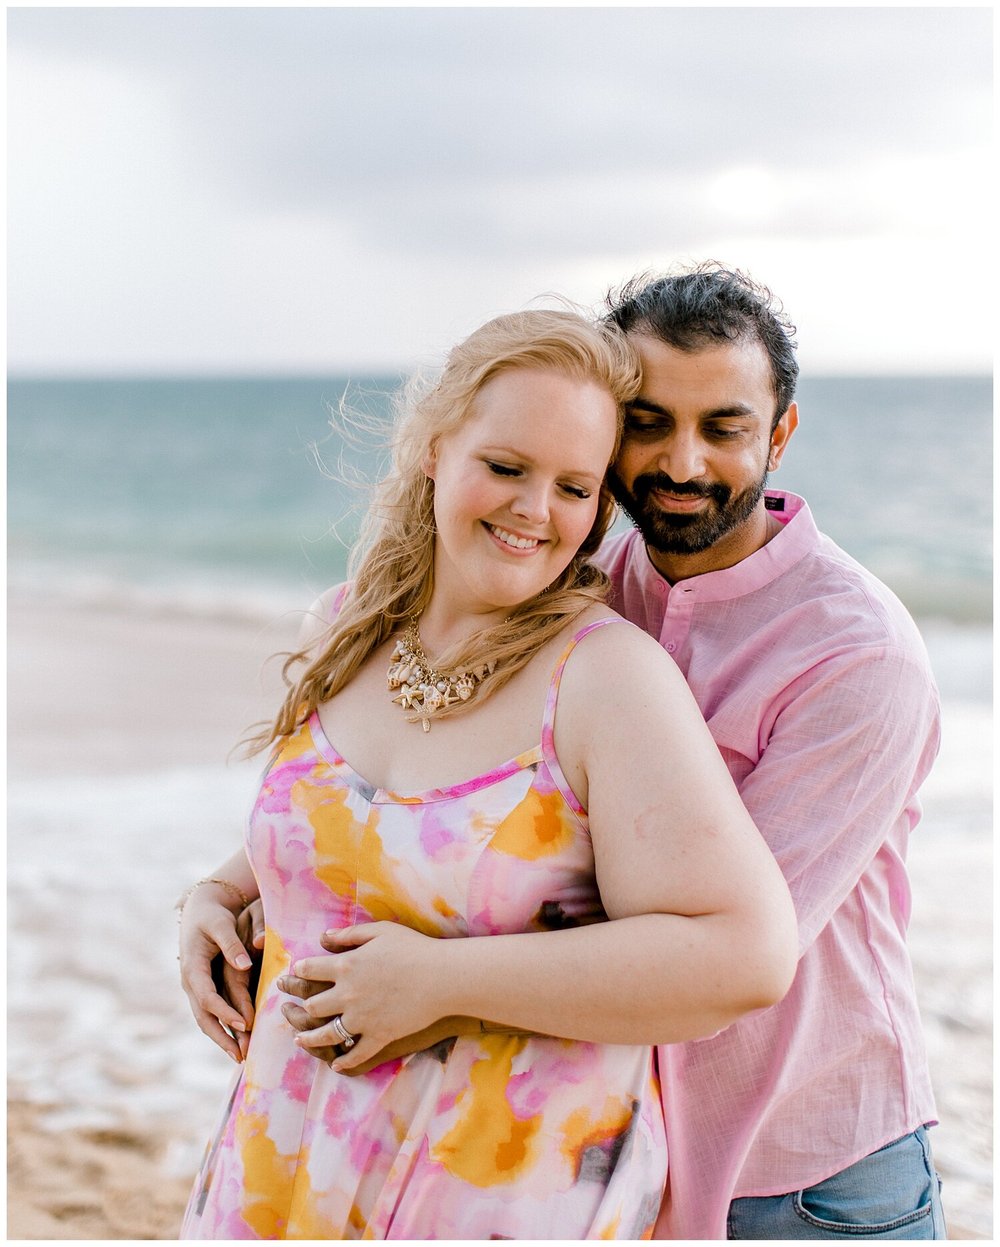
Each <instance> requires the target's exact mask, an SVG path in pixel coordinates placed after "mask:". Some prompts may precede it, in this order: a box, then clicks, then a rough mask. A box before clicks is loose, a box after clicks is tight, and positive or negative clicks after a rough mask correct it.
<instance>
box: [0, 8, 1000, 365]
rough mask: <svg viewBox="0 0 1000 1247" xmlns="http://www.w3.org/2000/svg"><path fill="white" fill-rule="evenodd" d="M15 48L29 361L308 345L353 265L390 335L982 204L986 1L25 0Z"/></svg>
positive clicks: (897, 237) (356, 283) (18, 306)
mask: <svg viewBox="0 0 1000 1247" xmlns="http://www.w3.org/2000/svg"><path fill="white" fill-rule="evenodd" d="M8 51H9V63H10V77H11V83H12V87H11V90H10V104H9V112H8V118H9V129H10V134H11V135H12V137H13V143H12V152H13V153H14V154H13V155H12V159H11V162H10V170H9V189H10V205H11V208H10V224H9V231H10V239H11V245H10V288H11V296H10V298H11V307H12V312H13V315H12V323H13V326H14V329H13V333H14V348H15V353H16V352H17V351H20V352H21V353H22V356H24V357H28V358H31V359H46V358H50V357H59V356H61V355H62V354H64V353H65V352H66V351H71V352H72V353H73V357H74V358H80V359H83V358H86V357H88V356H89V355H92V354H94V353H97V352H99V353H100V356H101V358H109V359H110V358H115V357H116V356H120V357H128V358H130V359H132V358H150V357H154V356H155V357H156V358H167V357H170V358H173V357H178V358H180V357H190V356H191V355H192V353H194V354H196V355H197V356H198V358H201V357H202V356H203V355H204V356H209V355H210V356H212V357H213V358H214V357H219V358H221V357H222V356H223V355H226V354H228V355H230V356H237V355H241V354H246V353H247V352H249V353H250V354H251V355H254V353H255V352H256V353H258V354H259V352H260V351H262V350H267V351H274V352H275V358H278V357H279V356H280V355H281V353H282V352H285V353H286V354H287V353H289V352H296V351H298V352H299V353H300V355H301V352H302V351H303V350H305V348H304V347H299V346H298V345H297V344H298V342H299V340H300V339H301V337H302V330H301V329H300V328H299V325H301V323H302V322H303V321H308V320H309V319H310V317H312V318H316V317H317V316H318V317H320V318H325V317H326V316H327V308H328V307H329V308H331V309H333V308H336V307H337V306H339V303H340V300H339V298H338V295H339V293H340V292H341V291H342V290H343V289H344V287H345V284H346V286H348V287H350V288H351V289H353V290H355V291H356V292H357V294H356V302H357V307H359V308H363V309H364V315H365V316H367V317H368V318H369V320H370V321H372V322H373V323H382V324H383V325H384V326H385V331H386V333H387V334H388V335H389V336H387V338H386V343H387V344H386V350H387V352H389V355H388V356H387V357H390V358H391V357H393V356H395V357H397V358H398V357H399V356H400V355H401V354H402V353H403V352H408V351H411V350H413V349H414V346H413V343H414V342H422V341H423V337H422V336H421V335H422V334H423V333H424V332H425V325H426V324H427V322H428V321H429V320H430V319H433V317H434V316H438V317H442V318H444V319H443V321H442V323H444V324H445V325H446V329H445V330H444V331H442V332H444V334H445V337H447V334H448V333H450V332H451V328H450V326H451V320H450V319H448V318H447V309H449V308H456V309H457V308H462V309H469V311H468V312H465V311H462V312H461V313H460V315H461V316H462V317H466V316H468V317H474V316H476V315H478V314H479V313H478V308H479V303H480V301H481V300H482V299H483V298H485V297H487V294H486V292H500V291H502V292H504V293H503V298H504V299H506V300H508V301H511V300H512V301H516V300H517V299H519V298H521V297H525V292H527V294H528V295H530V293H533V292H535V291H537V290H538V289H541V288H549V287H555V286H557V285H559V284H560V283H566V284H572V283H573V282H575V281H576V280H577V275H579V276H580V280H581V282H582V280H583V275H584V274H586V275H587V280H588V281H589V280H593V279H595V275H596V274H598V273H600V274H604V273H610V274H612V275H613V274H614V273H616V272H617V271H618V269H619V267H620V266H626V267H629V268H631V267H632V266H633V265H635V264H638V265H640V266H644V265H645V264H646V263H652V264H655V263H658V262H667V261H668V260H670V259H673V258H681V257H684V256H690V257H695V256H698V255H704V254H705V250H706V248H709V247H711V248H712V249H713V250H714V249H715V248H716V247H717V245H719V246H723V247H725V248H726V250H725V252H724V253H723V254H722V255H721V256H720V258H722V259H726V260H730V261H732V262H737V263H739V262H743V256H744V254H745V253H746V251H751V252H752V251H753V249H754V247H755V246H756V244H758V243H759V244H760V245H759V248H758V250H757V252H756V253H757V254H761V255H763V256H765V257H767V262H768V264H771V263H773V260H772V259H771V257H772V256H773V255H774V254H775V251H774V246H775V244H776V243H780V244H781V245H782V246H785V247H786V251H785V254H786V255H788V254H791V253H790V252H789V251H788V250H787V248H788V247H792V248H796V247H800V245H803V244H809V246H810V248H811V250H810V252H809V255H808V256H807V257H804V252H802V251H801V250H800V251H798V252H796V255H797V256H799V257H800V258H799V259H797V260H796V262H795V264H794V265H793V266H792V267H791V268H790V269H788V270H787V271H788V272H790V273H791V274H792V276H793V277H794V276H797V275H798V274H800V273H802V272H803V269H804V268H807V267H808V263H806V264H805V265H804V264H803V259H802V257H804V258H805V260H806V261H807V262H813V261H815V262H817V263H819V260H820V259H821V258H822V257H821V253H822V252H823V251H824V250H825V252H826V254H827V255H829V256H833V255H834V254H836V255H837V256H838V257H842V256H843V255H844V254H845V253H844V252H843V251H842V250H838V247H842V246H845V245H847V246H853V245H854V243H855V240H857V242H858V245H859V247H860V248H861V250H858V251H856V252H855V253H854V254H855V258H854V259H853V263H854V264H855V265H857V266H859V267H861V266H863V265H864V264H865V263H870V261H868V260H863V259H862V258H861V253H862V251H863V250H864V248H870V247H871V246H872V245H873V242H874V241H875V240H878V241H879V242H881V240H882V239H885V240H886V241H887V243H889V244H891V249H892V250H893V254H894V255H895V256H900V255H902V256H904V257H905V263H906V264H909V258H908V257H909V255H910V252H911V250H912V246H913V244H912V242H911V238H913V237H916V238H918V239H924V240H925V239H926V238H927V237H928V236H931V235H933V239H934V240H936V242H937V245H939V246H940V247H941V248H942V255H943V254H944V250H946V249H947V247H948V246H949V243H950V241H952V240H954V239H955V238H957V237H965V238H973V237H974V236H975V233H976V229H977V228H980V226H977V224H976V218H975V213H976V212H977V211H978V210H979V209H978V207H977V204H976V202H975V198H974V197H969V196H961V195H959V196H945V195H943V194H942V182H943V180H944V179H946V178H947V177H949V176H961V175H962V171H963V170H964V171H966V172H967V171H968V170H969V169H970V168H973V167H974V166H973V164H972V161H971V158H970V157H969V153H976V152H980V153H984V154H985V155H986V157H987V158H988V155H989V150H990V149H989V137H988V127H989V122H990V115H991V105H990V85H991V84H990V77H991V63H990V62H991V32H990V14H989V11H988V10H985V9H973V8H967V9H943V8H942V9H926V8H869V9H866V8H853V9H840V8H833V7H829V8H749V9H746V8H740V9H718V8H662V7H661V8H614V9H612V8H596V9H586V8H565V9H528V8H509V9H505V8H487V9H476V8H415V9H385V8H305V9H303V8H289V9H282V8H208V9H203V8H179V9H168V8H136V7H131V8H100V9H69V8H63V9H45V8H34V9H32V8H12V9H10V10H8ZM958 157H964V158H965V164H964V165H962V164H961V162H960V161H957V159H956V158H958ZM952 170H957V171H958V172H957V175H956V174H953V173H951V172H949V171H952ZM887 171H888V172H887ZM887 178H888V179H889V181H887ZM892 179H895V181H892ZM967 218H968V219H967ZM735 252H739V254H734V253H735ZM716 253H717V252H716ZM864 254H865V255H868V254H870V253H869V252H867V251H866V252H865V253H864ZM921 254H924V255H926V254H927V252H926V250H924V251H923V252H922V253H921ZM646 257H648V259H647V258H646ZM945 258H946V257H945ZM830 263H834V261H830ZM837 263H839V267H840V270H842V269H843V264H842V261H838V262H837ZM820 267H822V265H820ZM817 271H818V269H817ZM824 272H826V270H824ZM596 279H597V280H599V281H602V282H603V281H604V280H605V278H604V277H603V276H600V277H599V278H596ZM785 280H786V281H787V278H786V279H785ZM804 280H809V279H808V278H804ZM414 281H416V282H417V284H418V291H419V285H420V283H421V282H423V283H425V284H426V283H429V282H433V283H436V287H437V288H436V289H435V291H434V293H433V294H432V296H431V297H429V298H428V299H427V300H426V301H425V300H423V299H421V298H419V297H418V298H413V297H412V296H411V295H410V291H409V287H410V285H411V284H412V283H413V282H414ZM333 291H335V292H337V293H336V294H335V293H332V292H333ZM328 292H329V293H328ZM828 292H829V282H828V281H825V280H824V281H823V282H822V283H820V286H819V289H818V290H817V295H816V297H817V299H820V298H822V297H824V296H826V295H827V294H828ZM419 293H422V291H420V292H419ZM408 297H409V301H410V302H411V303H412V304H413V305H414V306H413V310H412V312H411V313H408V316H409V319H408V320H406V322H405V323H404V322H403V320H402V319H401V318H402V313H401V312H399V311H398V309H399V308H400V307H402V306H405V305H406V303H407V298H408ZM491 297H492V296H491ZM391 302H394V303H395V305H396V310H395V311H392V312H387V310H386V308H387V305H388V304H389V303H391ZM275 304H277V305H279V306H281V307H283V308H285V309H287V311H285V312H284V313H282V317H283V320H285V321H288V322H289V324H288V326H284V325H283V324H282V325H280V326H277V327H276V325H275V324H274V323H273V320H272V319H267V318H274V317H275V316H276V315H277V314H276V313H275V311H274V305H275ZM81 306H86V307H87V310H88V315H87V318H86V319H85V320H84V321H81V320H80V317H79V315H78V312H79V308H80V307H81ZM262 308H263V309H267V310H266V313H263V314H262V313H261V312H260V311H256V315H257V323H252V322H253V315H254V312H255V310H256V309H262ZM330 314H331V317H332V321H331V323H332V322H333V321H336V319H337V318H336V316H334V315H333V313H332V311H331V313H330ZM458 314H459V313H458V312H456V315H458ZM393 316H396V317H397V321H396V322H394V323H395V324H396V328H395V330H392V331H390V327H389V325H387V324H385V321H384V320H383V321H381V322H380V318H388V319H390V320H391V319H392V317H393ZM292 322H296V324H294V325H293V324H292ZM337 323H338V329H337V340H338V341H341V340H342V342H343V346H342V350H343V352H344V353H345V355H349V354H350V353H351V352H352V351H356V350H358V349H360V347H359V345H358V343H359V340H360V339H359V336H358V323H359V314H358V313H357V312H354V313H352V314H351V316H350V317H349V318H345V320H344V321H343V322H340V321H337ZM463 323H464V321H463ZM279 329H280V332H282V333H284V334H285V337H284V338H283V339H282V345H280V346H279V345H278V343H277V339H276V334H277V333H278V332H279ZM392 332H395V337H394V338H393V337H392V336H391V334H392ZM427 332H428V333H430V329H429V328H428V329H427ZM248 342H252V343H253V346H252V347H248V346H247V345H246V344H247V343H248ZM310 351H311V357H316V358H318V357H320V354H321V351H320V348H318V347H316V346H313V347H311V348H310ZM254 357H256V356H255V355H254Z"/></svg>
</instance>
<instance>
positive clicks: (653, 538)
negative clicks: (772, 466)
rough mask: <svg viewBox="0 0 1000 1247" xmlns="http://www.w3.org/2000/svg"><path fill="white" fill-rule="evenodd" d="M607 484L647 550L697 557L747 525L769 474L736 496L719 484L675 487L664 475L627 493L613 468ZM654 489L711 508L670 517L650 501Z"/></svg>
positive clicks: (643, 480)
mask: <svg viewBox="0 0 1000 1247" xmlns="http://www.w3.org/2000/svg"><path fill="white" fill-rule="evenodd" d="M608 485H609V487H610V489H611V492H612V493H613V494H614V496H615V501H616V502H617V503H618V505H619V506H620V507H621V508H622V510H623V511H624V512H625V514H626V515H627V516H628V517H629V519H630V520H631V521H632V523H633V524H634V525H635V526H636V528H638V530H639V531H640V532H641V533H642V536H643V540H644V541H645V542H646V545H647V546H649V548H650V549H651V550H656V551H657V552H658V553H660V554H699V553H700V552H701V551H702V550H707V549H708V548H709V547H710V546H714V545H715V543H716V542H717V541H719V540H720V539H721V538H723V537H725V536H726V534H727V533H731V532H732V531H733V529H735V528H739V527H740V525H741V524H745V523H746V521H747V520H748V519H749V518H750V516H751V515H752V514H753V512H754V510H755V509H756V507H757V504H758V503H759V502H760V500H761V498H762V497H763V495H764V489H765V488H766V486H767V472H766V471H765V472H764V474H763V475H762V476H761V478H760V480H759V481H755V482H754V484H752V485H750V486H748V487H747V488H746V489H744V490H743V491H742V492H741V493H738V494H734V493H733V491H732V490H731V489H730V488H729V486H728V485H722V484H715V485H699V484H697V483H695V482H694V481H688V482H687V483H686V484H684V485H678V484H677V483H676V482H675V481H672V480H671V479H670V477H669V476H667V475H666V474H665V473H662V472H651V473H648V474H646V475H643V476H637V477H636V478H635V480H634V482H633V483H632V489H631V491H630V490H628V489H626V488H625V486H624V484H623V483H622V481H621V478H620V477H619V476H618V474H617V473H616V472H615V470H614V469H613V468H612V469H610V471H609V472H608ZM654 489H661V490H664V491H665V492H667V493H671V494H678V495H685V496H687V497H698V498H708V499H709V503H708V506H707V507H706V508H705V510H704V511H703V512H701V513H700V514H697V515H677V514H671V513H669V512H667V511H664V510H663V509H662V508H661V507H658V506H657V505H656V503H655V502H653V501H651V499H650V494H651V493H652V491H653V490H654Z"/></svg>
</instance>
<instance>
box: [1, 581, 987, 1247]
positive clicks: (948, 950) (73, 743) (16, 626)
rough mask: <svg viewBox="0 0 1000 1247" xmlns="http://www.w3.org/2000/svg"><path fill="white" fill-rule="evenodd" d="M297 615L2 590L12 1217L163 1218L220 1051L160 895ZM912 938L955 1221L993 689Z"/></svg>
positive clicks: (937, 794)
mask: <svg viewBox="0 0 1000 1247" xmlns="http://www.w3.org/2000/svg"><path fill="white" fill-rule="evenodd" d="M296 630H297V620H296V619H295V618H294V617H292V616H291V615H289V616H286V617H284V618H283V619H282V620H281V621H280V622H279V623H278V624H275V625H271V626H268V627H263V626H261V625H260V624H257V623H253V622H250V621H248V620H245V619H243V620H241V619H238V618H235V617H234V618H215V619H211V618H207V617H205V618H199V617H195V616H192V615H186V614H183V613H166V612H163V611H157V610H155V609H152V608H145V609H140V608H138V607H132V608H128V609H126V608H125V607H124V606H122V605H121V604H118V605H114V604H111V603H108V604H106V605H104V606H101V605H99V604H93V605H90V606H78V607H74V608H73V610H72V612H69V611H68V609H67V607H66V606H65V605H64V604H63V605H59V604H56V603H54V602H53V603H45V602H43V601H41V600H35V601H31V602H28V601H19V602H14V603H12V605H11V610H10V618H9V652H10V677H9V693H10V709H9V714H10V719H9V723H10V727H9V750H10V752H9V776H10V795H9V803H10V840H9V843H10V849H9V856H10V868H9V876H10V885H9V923H10V940H11V944H10V946H11V958H10V965H11V971H10V983H9V990H8V1004H9V1018H10V1027H9V1043H8V1054H9V1056H8V1060H9V1097H10V1101H9V1105H8V1137H9V1152H8V1160H9V1199H8V1217H9V1220H8V1236H9V1238H11V1239H14V1240H39V1239H96V1238H100V1239H152V1238H167V1239H169V1238H175V1237H176V1235H177V1229H178V1225H179V1221H180V1216H181V1212H182V1210H183V1205H184V1202H185V1199H186V1196H187V1191H188V1187H189V1184H190V1180H191V1177H192V1175H193V1173H194V1169H195V1166H196V1165H197V1162H198V1157H199V1154H200V1150H201V1147H202V1145H203V1143H204V1140H205V1137H206V1135H207V1132H208V1130H209V1129H210V1127H211V1125H212V1123H213V1121H214V1119H215V1117H216V1114H217V1112H218V1110H219V1108H220V1106H221V1104H222V1102H223V1099H224V1097H225V1094H226V1088H227V1084H228V1083H229V1081H230V1080H231V1078H232V1077H233V1075H234V1072H235V1067H234V1066H233V1065H232V1064H231V1063H230V1062H229V1061H228V1060H227V1059H226V1057H225V1056H223V1055H222V1054H221V1053H220V1052H218V1051H217V1050H215V1049H213V1048H212V1047H211V1045H210V1044H209V1043H208V1041H207V1040H206V1039H204V1037H203V1036H202V1035H201V1034H200V1032H198V1031H197V1029H196V1027H195V1026H194V1024H193V1022H192V1021H191V1018H190V1016H189V1014H188V1012H187V1006H186V1002H185V1001H184V999H183V996H182V994H181V992H180V989H179V986H178V984H177V977H176V961H175V944H174V941H175V930H176V924H175V921H174V917H173V914H172V912H171V907H172V905H173V902H174V899H175V898H176V896H177V895H178V893H179V892H180V891H181V889H182V888H183V887H184V885H185V884H186V883H187V882H189V881H191V880H193V879H195V878H197V877H199V876H200V875H203V874H205V873H206V872H207V871H208V870H210V868H211V867H212V866H213V864H215V863H216V862H217V861H218V860H220V859H221V858H222V857H224V856H226V855H227V854H228V853H229V852H231V851H232V849H233V848H235V847H236V846H237V844H238V843H239V838H240V834H241V826H242V819H243V815H244V812H245V810H246V808H247V805H248V803H249V801H250V800H251V799H252V795H253V789H254V783H255V777H256V774H257V770H258V766H259V764H258V763H256V762H251V763H246V762H229V763H228V764H227V761H226V759H227V755H228V754H229V752H230V750H231V749H232V747H233V745H234V743H235V742H236V740H237V738H238V737H239V735H240V734H241V732H242V730H243V729H244V728H245V727H246V726H247V724H249V723H250V722H252V721H254V720H255V719H259V718H261V717H262V716H263V715H264V714H265V713H266V711H267V709H268V707H269V706H270V705H271V704H273V700H274V694H275V690H276V688H277V686H278V675H277V667H276V666H275V665H273V664H272V665H271V667H269V668H268V669H267V670H266V671H265V672H264V673H263V674H262V673H261V665H262V663H263V660H264V659H265V658H266V657H267V656H268V655H269V654H270V653H272V652H273V651H275V650H278V649H282V648H285V647H287V646H288V645H289V644H290V643H291V642H292V641H293V639H294V636H295V633H296ZM945 707H946V721H945V728H946V738H945V746H944V751H943V753H942V757H941V761H940V763H939V767H938V769H937V771H936V772H935V775H934V777H933V778H932V780H931V782H930V783H929V784H928V786H927V788H926V790H925V794H926V800H925V807H926V813H925V819H924V823H923V824H922V826H921V828H920V829H919V831H918V833H917V835H916V836H915V837H914V841H913V846H912V852H911V866H912V873H913V881H914V916H913V925H912V948H913V953H914V961H915V966H916V974H917V981H918V989H919V992H920V998H921V1003H922V1008H923V1012H924V1018H925V1025H926V1031H927V1039H928V1046H929V1051H930V1057H931V1063H932V1072H933V1075H934V1079H935V1086H936V1090H937V1094H938V1109H939V1116H940V1118H941V1122H942V1124H941V1126H940V1127H939V1128H937V1129H936V1130H935V1131H934V1132H933V1134H932V1139H933V1144H934V1148H935V1154H936V1159H937V1163H938V1166H939V1169H940V1171H941V1174H942V1177H943V1179H944V1182H945V1200H946V1212H947V1215H948V1219H949V1227H950V1236H951V1237H952V1238H956V1239H988V1238H991V1237H992V1234H993V1222H992V1100H991V1094H992V1092H991V1088H992V1054H991V1051H992V1050H991V1016H992V999H991V978H992V971H991V946H992V935H991V914H992V901H991V858H990V837H989V824H988V816H989V787H990V778H991V762H990V732H991V715H990V709H989V705H988V703H986V702H985V701H975V700H970V699H965V698H957V699H952V700H949V699H948V697H947V695H946V698H945Z"/></svg>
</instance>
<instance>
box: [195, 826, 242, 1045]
mask: <svg viewBox="0 0 1000 1247" xmlns="http://www.w3.org/2000/svg"><path fill="white" fill-rule="evenodd" d="M212 874H213V877H214V878H215V879H224V880H226V881H227V882H229V883H231V884H232V885H233V886H234V887H235V888H236V889H238V890H239V892H242V893H243V894H244V895H245V896H246V897H247V898H250V899H252V898H254V897H256V896H257V895H258V888H257V880H256V879H255V878H254V874H253V871H252V870H251V869H250V863H249V862H248V861H247V856H246V853H245V852H244V851H243V850H242V849H240V850H239V852H238V853H234V854H233V856H232V857H231V858H229V860H228V861H225V862H223V863H222V865H221V866H219V868H218V869H217V870H215V871H213V872H212ZM178 905H179V906H180V911H181V912H180V968H181V985H182V987H183V988H184V991H185V993H186V994H187V998H188V1002H189V1003H190V1005H191V1012H192V1013H193V1014H194V1018H195V1021H196V1022H197V1023H198V1025H199V1027H200V1028H201V1030H202V1031H203V1032H204V1033H205V1034H206V1035H207V1036H208V1037H209V1039H211V1040H212V1042H213V1043H216V1044H218V1046H219V1047H220V1048H221V1049H222V1050H223V1052H225V1053H227V1054H228V1055H229V1056H231V1057H232V1058H233V1060H234V1061H241V1060H242V1059H243V1057H244V1056H245V1055H246V1047H247V1043H248V1038H247V1032H248V1031H249V1030H250V1027H251V1026H252V1025H253V1003H252V1001H251V1000H250V994H249V992H248V991H247V983H248V981H249V977H250V966H251V961H250V957H249V956H248V954H247V950H246V948H245V947H244V946H243V943H242V941H241V940H240V938H239V935H238V933H237V918H238V916H239V914H240V911H241V910H242V909H243V902H242V900H241V899H240V897H239V895H238V894H237V892H234V891H233V890H232V889H230V888H226V887H224V886H222V884H220V883H215V882H212V881H204V882H201V883H199V884H197V885H196V886H195V887H194V888H193V889H192V890H191V891H190V892H189V893H188V894H187V896H186V897H182V898H181V899H180V900H179V901H178ZM220 953H221V955H222V958H223V963H224V965H223V982H224V987H225V992H226V995H227V996H228V998H229V999H228V1001H227V1000H226V999H224V998H223V997H222V996H220V995H219V993H218V992H217V991H216V986H215V982H214V980H213V978H212V961H213V959H214V958H215V957H216V956H218V955H219V954H220ZM227 1026H228V1027H229V1028H230V1030H231V1031H232V1032H233V1034H232V1035H231V1034H230V1033H229V1031H227V1030H226V1029H225V1028H226V1027H227Z"/></svg>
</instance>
